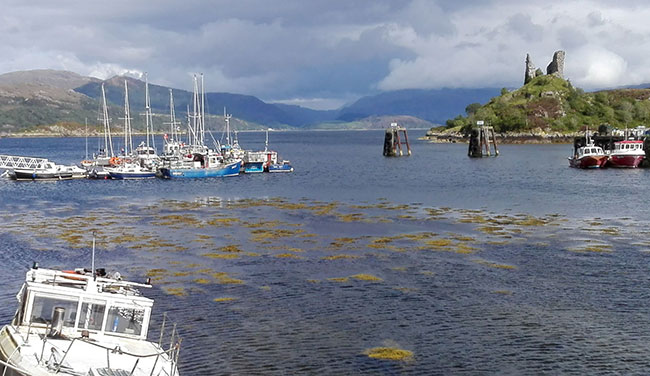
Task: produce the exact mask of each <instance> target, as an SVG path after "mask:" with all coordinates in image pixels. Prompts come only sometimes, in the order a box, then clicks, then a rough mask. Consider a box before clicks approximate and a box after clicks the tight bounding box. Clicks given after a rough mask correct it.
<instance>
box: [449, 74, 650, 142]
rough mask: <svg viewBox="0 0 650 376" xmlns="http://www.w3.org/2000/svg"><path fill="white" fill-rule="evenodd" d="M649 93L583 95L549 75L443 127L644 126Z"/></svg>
mask: <svg viewBox="0 0 650 376" xmlns="http://www.w3.org/2000/svg"><path fill="white" fill-rule="evenodd" d="M648 98H650V89H617V90H608V91H599V92H594V93H585V92H584V91H583V90H582V89H579V88H574V87H573V86H572V85H571V83H570V82H569V81H567V80H564V79H562V78H559V77H556V76H553V75H544V76H539V77H535V78H534V79H532V80H531V81H530V82H529V83H527V84H526V85H524V86H522V87H521V88H519V89H517V90H514V91H508V90H506V89H502V91H501V95H500V96H498V97H494V98H492V99H491V100H490V102H488V103H487V104H485V105H483V106H481V105H480V104H478V103H472V104H470V105H468V106H467V107H466V109H465V111H466V116H457V117H456V118H454V119H450V120H447V125H446V128H455V127H458V128H461V129H462V130H463V131H466V130H468V129H469V128H470V127H471V126H472V125H474V124H476V121H478V120H483V121H485V122H486V123H487V124H488V125H492V126H494V128H495V130H496V131H497V132H501V133H505V132H526V131H532V130H543V131H545V132H562V133H565V132H575V131H579V130H581V129H584V128H585V127H589V128H590V129H598V127H599V126H601V125H603V124H607V125H610V126H612V127H614V128H625V127H628V128H631V127H636V126H639V125H647V123H648V122H649V121H650V100H648Z"/></svg>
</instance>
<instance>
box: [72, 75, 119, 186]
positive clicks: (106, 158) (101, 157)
mask: <svg viewBox="0 0 650 376" xmlns="http://www.w3.org/2000/svg"><path fill="white" fill-rule="evenodd" d="M98 120H100V121H101V122H102V124H103V125H104V143H103V146H100V145H99V141H98V148H99V151H98V152H97V153H96V154H95V153H93V158H92V159H91V160H89V159H88V158H86V160H84V161H82V162H81V165H82V166H83V167H85V168H86V169H87V170H88V171H89V172H88V177H89V178H93V179H108V178H110V175H109V173H108V171H105V170H104V168H105V167H109V166H116V165H118V164H119V163H120V159H119V158H118V157H117V156H116V155H115V153H114V151H113V137H112V135H111V124H110V118H109V117H108V105H107V104H106V90H105V88H104V83H103V82H102V112H101V116H100V118H99V119H98Z"/></svg>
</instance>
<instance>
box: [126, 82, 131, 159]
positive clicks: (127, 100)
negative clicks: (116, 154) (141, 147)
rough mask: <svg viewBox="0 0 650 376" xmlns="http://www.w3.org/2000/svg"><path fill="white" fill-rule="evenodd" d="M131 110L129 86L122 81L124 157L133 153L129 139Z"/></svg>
mask: <svg viewBox="0 0 650 376" xmlns="http://www.w3.org/2000/svg"><path fill="white" fill-rule="evenodd" d="M131 134H132V133H131V109H130V108H129V84H128V82H127V81H126V80H124V155H125V156H127V155H129V153H132V152H133V141H132V137H131Z"/></svg>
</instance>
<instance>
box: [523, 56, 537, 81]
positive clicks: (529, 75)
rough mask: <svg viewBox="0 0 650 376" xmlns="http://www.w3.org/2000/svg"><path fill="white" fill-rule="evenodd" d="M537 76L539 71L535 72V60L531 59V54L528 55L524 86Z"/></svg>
mask: <svg viewBox="0 0 650 376" xmlns="http://www.w3.org/2000/svg"><path fill="white" fill-rule="evenodd" d="M536 76H537V71H536V70H535V65H533V60H532V59H531V58H530V54H526V74H525V76H524V85H526V84H527V83H529V82H530V80H532V79H533V78H535V77H536Z"/></svg>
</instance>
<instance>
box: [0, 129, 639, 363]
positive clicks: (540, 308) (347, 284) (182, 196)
mask: <svg viewBox="0 0 650 376" xmlns="http://www.w3.org/2000/svg"><path fill="white" fill-rule="evenodd" d="M423 134H424V131H411V132H410V133H409V136H410V137H411V140H412V149H413V155H412V156H411V157H408V158H406V157H404V158H384V157H382V155H381V152H382V146H383V131H341V132H273V133H271V134H270V146H271V148H272V149H274V150H277V151H278V152H279V154H280V156H281V158H285V159H290V160H291V162H292V164H293V166H294V168H295V172H294V173H292V174H277V175H276V174H260V175H252V176H240V177H236V178H226V179H206V180H190V181H166V180H158V179H155V180H142V181H91V180H78V181H77V180H76V181H61V182H15V181H9V180H4V179H3V180H0V197H1V198H2V199H1V200H0V226H2V230H0V240H1V241H2V243H1V244H2V246H3V251H2V252H3V261H4V262H3V263H2V265H0V272H2V274H1V275H2V277H0V280H1V282H2V283H3V285H4V286H5V287H3V289H1V292H0V322H2V323H4V322H7V321H9V320H10V317H11V316H12V315H13V312H14V310H15V293H16V292H17V290H18V288H19V287H20V284H21V282H22V281H21V280H22V276H23V275H24V274H23V273H24V271H26V268H27V267H28V266H29V265H30V264H31V262H32V261H33V260H37V261H39V262H40V264H41V265H44V266H58V267H67V268H69V267H72V266H78V265H77V264H78V263H79V260H80V259H81V260H85V259H88V248H87V245H88V244H89V239H90V237H89V233H90V231H91V230H99V231H100V236H101V240H100V248H101V251H100V252H99V256H98V257H99V258H100V259H101V260H102V263H103V264H104V265H107V266H109V267H113V268H116V269H120V270H123V271H125V272H124V273H123V274H126V275H128V276H129V277H132V278H135V279H143V278H145V277H146V276H147V275H150V276H152V275H153V276H156V277H157V282H158V283H156V284H155V287H154V288H153V289H152V290H151V291H147V292H146V294H147V295H149V296H151V297H153V298H155V299H156V312H154V315H155V318H154V321H155V322H156V323H158V322H159V321H160V315H161V312H163V311H167V312H169V313H170V315H171V316H172V317H173V318H174V319H176V321H178V322H179V328H180V331H181V334H182V335H183V337H184V341H183V349H182V353H181V372H182V374H183V375H215V374H242V375H248V374H282V375H283V374H422V375H430V374H539V373H550V374H558V373H559V374H610V373H624V374H644V373H647V369H648V366H650V344H649V342H648V330H647V327H648V324H649V323H650V314H649V313H648V312H650V303H649V301H648V299H645V298H646V297H647V296H648V295H650V288H649V286H650V284H648V283H646V282H648V279H650V277H649V273H648V260H649V259H648V257H650V253H649V252H650V242H649V241H648V239H647V235H648V230H647V228H648V227H647V225H648V218H649V214H650V213H649V208H648V206H647V205H646V203H645V197H644V192H645V186H646V185H647V184H648V183H649V182H650V170H646V169H637V170H614V169H606V170H602V171H598V170H594V171H583V170H577V169H571V168H569V167H568V162H567V156H568V155H569V154H570V151H571V150H570V148H571V147H570V146H569V145H501V146H500V147H499V149H500V151H501V155H500V156H499V157H498V158H483V159H470V158H468V157H467V154H466V153H467V146H466V145H464V144H427V143H426V142H424V141H418V140H417V139H416V138H417V137H418V136H421V135H423ZM85 143H86V141H85V139H83V138H45V139H7V138H5V139H0V154H9V155H26V156H29V155H31V156H39V157H47V158H50V159H52V160H54V161H56V162H57V163H74V162H78V161H79V160H81V159H83V158H84V154H85ZM240 143H241V144H242V145H243V146H244V147H246V148H250V149H261V148H263V146H264V145H263V143H264V134H263V133H240ZM88 144H89V150H90V152H91V153H92V150H93V149H96V148H97V139H90V140H89V141H88ZM75 234H81V238H82V239H81V240H79V239H74V237H71V235H75ZM409 236H410V237H409ZM147 243H149V244H156V245H155V246H154V247H148V246H147V245H146V244H147ZM229 246H231V248H227V247H229ZM232 247H236V249H235V250H234V251H233V249H234V248H232ZM224 255H226V256H224ZM333 256H336V257H333ZM219 273H222V274H219ZM217 274H219V275H217ZM223 275H227V276H228V278H231V279H229V280H225V281H224V279H223V278H222V277H223ZM355 276H357V277H355ZM359 276H361V277H359ZM363 276H366V277H367V276H371V277H374V279H373V278H364V277H363ZM220 278H221V279H220ZM153 335H154V336H155V331H154V333H153ZM374 347H395V348H401V349H406V350H409V351H412V352H413V357H412V358H411V359H409V360H406V361H390V360H378V359H373V358H370V357H368V356H367V355H366V354H365V352H366V351H367V350H368V349H370V348H374Z"/></svg>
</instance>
